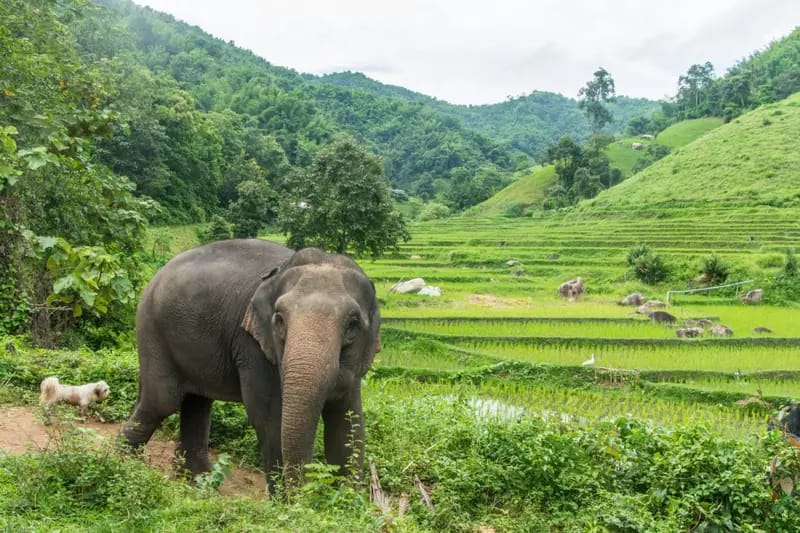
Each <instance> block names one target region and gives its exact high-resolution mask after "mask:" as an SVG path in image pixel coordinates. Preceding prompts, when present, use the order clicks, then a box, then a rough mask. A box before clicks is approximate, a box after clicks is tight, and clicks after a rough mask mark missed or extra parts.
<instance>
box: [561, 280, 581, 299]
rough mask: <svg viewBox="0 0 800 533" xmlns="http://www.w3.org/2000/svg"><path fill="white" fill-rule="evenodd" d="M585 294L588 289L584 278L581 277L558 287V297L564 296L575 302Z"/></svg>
mask: <svg viewBox="0 0 800 533" xmlns="http://www.w3.org/2000/svg"><path fill="white" fill-rule="evenodd" d="M584 292H586V287H585V286H584V284H583V278H581V277H580V276H578V277H577V278H575V279H571V280H569V281H565V282H564V283H562V284H561V285H559V286H558V295H559V296H563V297H564V298H567V299H568V300H574V299H576V298H577V297H578V296H580V295H581V294H583V293H584Z"/></svg>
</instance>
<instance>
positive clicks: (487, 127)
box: [306, 72, 660, 160]
mask: <svg viewBox="0 0 800 533" xmlns="http://www.w3.org/2000/svg"><path fill="white" fill-rule="evenodd" d="M306 78H307V79H309V80H310V81H313V82H316V83H320V84H330V85H336V86H339V87H347V88H351V89H361V90H364V91H367V92H370V93H373V94H379V95H381V96H385V97H390V98H400V99H404V100H407V101H409V102H416V103H421V104H425V105H427V106H429V107H430V108H432V109H435V110H436V111H438V112H439V113H441V114H443V115H447V116H449V117H452V118H455V119H458V120H459V121H461V122H462V123H463V124H464V125H465V126H467V127H469V128H472V129H473V130H475V131H477V132H479V133H481V134H483V135H486V136H487V137H489V138H490V139H493V140H495V141H498V142H500V143H501V144H502V145H503V146H504V147H507V148H509V149H511V150H512V152H513V153H514V154H520V153H522V154H525V155H527V156H530V157H532V158H534V159H537V160H539V159H541V157H542V155H543V154H544V152H545V151H546V150H547V148H548V146H550V145H551V144H553V143H554V142H556V141H558V140H559V139H560V138H561V137H564V136H569V137H572V138H573V139H575V140H577V141H585V140H586V139H588V138H589V136H590V135H591V127H590V125H589V122H588V120H587V119H586V116H585V115H584V114H583V113H582V112H581V110H580V108H579V107H578V102H577V101H576V100H574V99H572V98H567V97H566V96H563V95H560V94H556V93H551V92H546V91H533V92H531V93H530V94H528V95H521V96H515V97H511V96H510V97H509V98H508V100H506V101H505V102H500V103H497V104H487V105H454V104H450V103H448V102H445V101H443V100H438V99H436V98H432V97H430V96H425V95H423V94H419V93H415V92H413V91H409V90H408V89H405V88H403V87H397V86H394V85H385V84H382V83H380V82H377V81H375V80H372V79H370V78H368V77H366V76H364V75H363V74H361V73H359V72H338V73H335V74H328V75H325V76H321V77H314V76H306ZM659 108H660V104H659V103H658V102H654V101H652V100H648V99H646V98H630V97H627V96H619V97H618V98H617V101H616V102H615V103H612V104H610V105H609V111H610V112H611V114H612V115H613V117H614V120H613V122H612V123H611V125H610V126H609V127H608V128H607V132H608V133H619V132H621V131H622V130H623V129H624V128H625V125H626V124H627V123H628V121H629V120H631V119H632V118H634V117H638V116H645V117H647V116H649V115H650V114H651V113H653V112H654V111H656V110H658V109H659Z"/></svg>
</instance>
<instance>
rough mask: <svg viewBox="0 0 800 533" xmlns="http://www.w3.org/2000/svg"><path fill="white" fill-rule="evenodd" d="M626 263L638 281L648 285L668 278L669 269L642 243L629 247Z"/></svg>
mask: <svg viewBox="0 0 800 533" xmlns="http://www.w3.org/2000/svg"><path fill="white" fill-rule="evenodd" d="M626 262H627V263H628V266H629V267H631V268H632V269H633V272H634V275H635V276H636V278H637V279H638V280H640V281H643V282H645V283H647V284H650V285H652V284H655V283H660V282H662V281H665V280H666V279H667V277H668V276H669V269H668V268H667V265H666V264H665V263H664V260H663V259H661V257H659V256H658V255H656V254H655V252H653V250H652V248H650V246H648V245H647V244H644V243H640V244H636V245H634V246H633V247H631V249H630V250H629V251H628V257H627V259H626Z"/></svg>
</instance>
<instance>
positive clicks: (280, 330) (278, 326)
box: [272, 312, 286, 340]
mask: <svg viewBox="0 0 800 533" xmlns="http://www.w3.org/2000/svg"><path fill="white" fill-rule="evenodd" d="M272 331H274V332H275V335H276V336H277V337H278V338H279V339H281V340H286V322H285V321H284V320H283V315H282V314H280V313H278V312H275V313H274V314H273V315H272Z"/></svg>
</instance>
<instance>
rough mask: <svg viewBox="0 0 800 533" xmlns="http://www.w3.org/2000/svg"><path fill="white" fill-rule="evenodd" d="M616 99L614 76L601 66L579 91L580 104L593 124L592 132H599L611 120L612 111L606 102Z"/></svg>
mask: <svg viewBox="0 0 800 533" xmlns="http://www.w3.org/2000/svg"><path fill="white" fill-rule="evenodd" d="M615 100H616V98H615V88H614V78H612V77H611V74H609V73H608V71H607V70H606V69H604V68H603V67H600V68H599V69H598V70H597V71H595V73H594V78H592V79H591V80H589V81H588V82H587V83H586V86H585V87H581V89H580V90H579V91H578V106H579V107H580V108H581V109H582V110H583V112H584V113H586V118H588V119H589V122H590V123H591V125H592V133H597V132H599V131H600V130H601V129H603V126H605V125H606V124H609V123H610V122H611V120H612V118H613V117H612V116H611V111H609V110H608V108H607V107H606V106H605V105H604V104H606V103H608V102H614V101H615Z"/></svg>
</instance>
